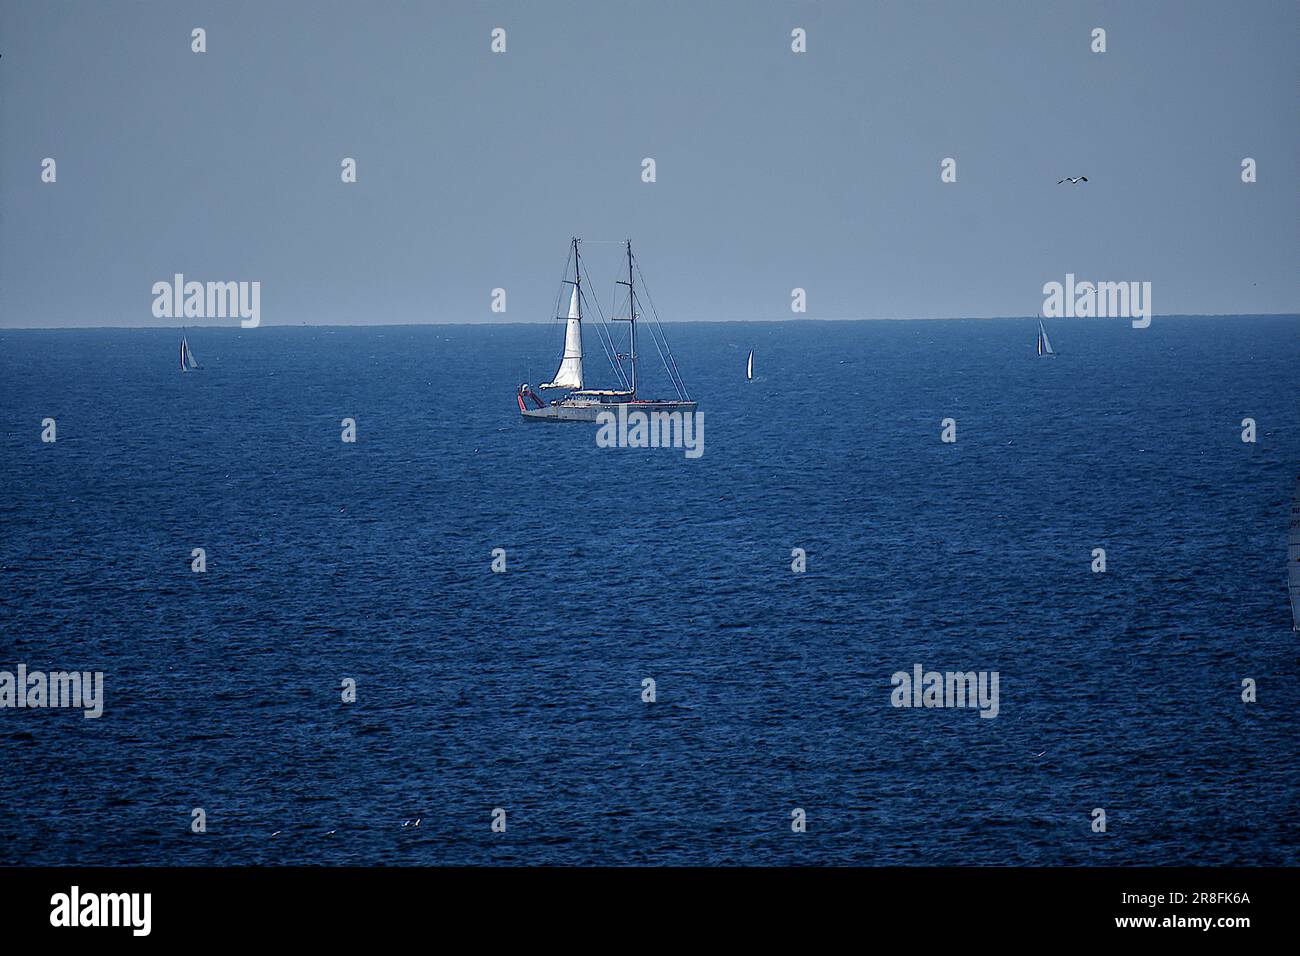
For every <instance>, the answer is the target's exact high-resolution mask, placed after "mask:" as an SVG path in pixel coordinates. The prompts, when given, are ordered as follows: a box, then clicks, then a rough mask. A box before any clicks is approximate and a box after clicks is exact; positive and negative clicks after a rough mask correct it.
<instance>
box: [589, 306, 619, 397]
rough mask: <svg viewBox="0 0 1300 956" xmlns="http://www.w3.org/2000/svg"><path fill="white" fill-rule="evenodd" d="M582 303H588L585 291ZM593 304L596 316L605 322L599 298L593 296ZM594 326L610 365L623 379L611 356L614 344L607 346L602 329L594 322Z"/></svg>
mask: <svg viewBox="0 0 1300 956" xmlns="http://www.w3.org/2000/svg"><path fill="white" fill-rule="evenodd" d="M582 301H583V302H587V293H586V290H583V292H582ZM591 304H592V305H594V306H595V308H596V315H597V316H599V317H600V319H601V321H602V322H603V321H604V320H605V313H604V312H603V311H602V310H601V308H600V299H599V297H597V296H595V295H592V297H591ZM592 324H593V327H594V328H595V329H596V338H597V339H599V340H600V347H601V349H602V350H603V351H604V353H605V358H606V359H608V360H609V364H610V365H611V366H612V367H613V368H614V374H616V375H618V376H619V378H620V379H621V378H622V372H621V371H620V370H619V368H618V366H617V365H615V364H614V358H613V355H612V354H611V346H612V344H613V343H609V344H606V342H605V337H604V336H603V335H602V334H601V327H600V326H599V325H596V324H595V323H594V322H593V323H592Z"/></svg>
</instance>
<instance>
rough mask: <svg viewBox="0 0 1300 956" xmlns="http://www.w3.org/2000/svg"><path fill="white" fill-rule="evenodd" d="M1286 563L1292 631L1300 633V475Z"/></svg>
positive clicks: (1297, 476) (1293, 500) (1296, 487)
mask: <svg viewBox="0 0 1300 956" xmlns="http://www.w3.org/2000/svg"><path fill="white" fill-rule="evenodd" d="M1286 563H1287V568H1288V569H1289V570H1288V577H1289V578H1290V585H1291V630H1293V631H1300V475H1296V479H1295V495H1294V497H1292V499H1291V528H1290V531H1289V532H1288V534H1287V542H1286Z"/></svg>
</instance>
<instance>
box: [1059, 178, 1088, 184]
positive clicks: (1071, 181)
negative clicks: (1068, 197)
mask: <svg viewBox="0 0 1300 956" xmlns="http://www.w3.org/2000/svg"><path fill="white" fill-rule="evenodd" d="M1087 181H1088V177H1087V176H1066V177H1065V178H1064V179H1058V180H1057V181H1056V185H1058V186H1059V185H1061V183H1069V184H1070V185H1074V184H1075V183H1086V182H1087Z"/></svg>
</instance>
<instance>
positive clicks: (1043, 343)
mask: <svg viewBox="0 0 1300 956" xmlns="http://www.w3.org/2000/svg"><path fill="white" fill-rule="evenodd" d="M1037 351H1038V354H1039V355H1040V356H1042V355H1055V354H1056V353H1055V352H1053V351H1052V340H1051V339H1049V338H1048V337H1047V329H1045V328H1043V320H1042V319H1039V320H1038V345H1037Z"/></svg>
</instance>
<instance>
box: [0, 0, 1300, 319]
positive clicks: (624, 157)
mask: <svg viewBox="0 0 1300 956" xmlns="http://www.w3.org/2000/svg"><path fill="white" fill-rule="evenodd" d="M196 26H201V27H204V28H205V29H206V30H207V44H208V52H207V53H204V54H196V53H193V52H191V50H190V31H191V29H192V28H193V27H196ZM1098 26H1100V27H1104V28H1105V29H1106V31H1107V46H1108V50H1107V52H1106V53H1100V54H1099V53H1093V52H1091V51H1090V49H1089V45H1090V31H1091V29H1092V28H1093V27H1098ZM494 27H502V28H504V29H505V30H506V31H507V52H506V53H505V54H493V53H492V52H490V50H489V43H490V32H491V30H492V29H493V28H494ZM795 27H803V28H805V29H806V30H807V34H808V41H807V42H808V52H807V53H805V54H795V53H792V52H791V49H790V43H791V38H790V31H791V30H792V29H793V28H795ZM1297 37H1300V5H1297V4H1296V3H1295V2H1292V0H1282V2H1266V0H1247V2H1240V3H1228V2H1218V3H1200V2H1184V0H1179V2H1141V3H1082V2H1080V3H1057V2H1044V0H1030V2H1023V3H1011V2H1002V0H999V2H997V3H973V2H951V3H948V2H943V3H939V2H935V3H902V2H882V3H876V2H872V3H867V2H852V3H841V2H832V0H797V2H796V0H791V2H781V3H776V2H744V3H742V2H739V0H732V2H709V0H695V2H632V0H599V2H582V3H577V2H569V0H551V2H547V0H531V2H520V3H501V2H490V0H484V2H477V0H441V2H433V0H426V2H412V3H385V2H378V3H316V2H313V3H305V2H303V3H299V2H288V0H274V2H256V3H185V2H170V0H169V2H158V3H153V2H129V3H128V2H125V0H106V2H102V3H101V2H94V3H92V2H89V0H85V2H72V3H53V2H29V0H4V2H3V3H2V4H0V54H3V59H0V217H2V218H0V325H3V326H27V325H63V324H73V325H145V326H148V325H160V324H168V325H172V324H177V323H175V322H172V321H167V320H162V321H160V320H158V319H155V318H154V317H153V315H152V313H151V305H152V302H153V297H152V295H151V293H150V287H151V286H152V284H153V283H154V282H155V281H158V280H165V279H170V277H171V276H172V274H173V273H175V272H182V273H184V274H185V275H186V277H187V279H197V280H202V281H206V280H246V281H252V280H257V281H260V282H261V283H262V304H261V311H262V321H263V323H264V324H279V323H291V324H298V323H300V322H304V321H306V322H343V323H391V322H465V321H498V322H500V321H547V320H550V319H551V310H552V305H553V303H554V301H555V296H556V288H557V283H558V279H559V274H560V270H561V267H562V266H563V262H564V255H565V244H566V242H567V240H568V237H569V236H570V235H574V234H576V235H579V236H584V237H588V238H593V239H621V238H624V237H628V236H630V237H631V238H632V239H633V240H634V242H635V244H636V247H637V249H638V252H639V255H640V258H641V261H642V265H643V267H644V269H645V270H646V274H647V277H648V278H649V280H650V288H651V292H652V293H653V294H654V298H655V303H656V305H658V307H659V311H660V313H661V315H662V317H663V318H665V319H769V318H770V319H790V318H795V317H797V316H794V315H792V313H791V311H790V290H791V289H792V288H794V287H796V286H798V287H803V288H805V289H806V290H807V295H808V311H807V313H806V315H807V317H808V318H891V317H927V316H989V315H1025V314H1032V313H1033V312H1034V311H1036V309H1037V307H1038V305H1039V304H1040V303H1041V301H1042V294H1041V288H1042V285H1043V283H1044V282H1047V281H1051V280H1058V281H1059V280H1062V279H1063V278H1064V276H1065V273H1067V272H1073V273H1074V274H1075V275H1076V276H1078V277H1079V278H1080V279H1094V280H1116V281H1117V280H1146V281H1150V282H1151V283H1152V284H1153V291H1152V296H1153V302H1154V307H1155V311H1156V313H1157V314H1161V313H1165V314H1168V313H1182V312H1207V313H1233V312H1296V311H1300V279H1298V278H1297V265H1298V264H1300V259H1298V257H1297V251H1298V243H1297V224H1298V223H1300V198H1298V197H1300V192H1298V191H1297V182H1298V181H1300V180H1298V174H1300V168H1298V167H1300V163H1298V160H1297V157H1300V123H1298V122H1297V120H1298V119H1300V111H1298V110H1297V79H1298V73H1300V71H1298V70H1297V65H1298V64H1300V54H1298V53H1297ZM47 156H48V157H53V158H54V159H55V160H56V161H57V163H58V167H57V170H58V182H57V183H55V184H53V185H48V184H43V183H42V182H41V181H40V172H41V168H40V167H41V161H42V159H43V158H44V157H47ZM345 156H350V157H354V158H356V160H357V162H358V174H359V182H358V183H356V184H353V185H345V184H343V183H342V182H341V181H340V161H341V160H342V159H343V157H345ZM1247 156H1249V157H1253V158H1254V159H1255V160H1256V161H1257V162H1258V176H1259V181H1258V182H1257V183H1254V184H1252V185H1245V184H1243V183H1242V182H1241V177H1240V163H1241V160H1242V159H1243V157H1247ZM644 157H653V158H654V159H655V160H656V163H657V175H658V181H657V182H656V183H654V184H645V183H642V182H641V160H642V159H643V158H644ZM945 157H953V158H955V159H956V160H957V182H956V183H954V184H943V183H941V182H940V179H939V173H940V162H941V161H942V160H943V159H944V158H945ZM1067 174H1068V175H1080V174H1085V175H1087V176H1088V178H1089V180H1090V182H1089V183H1088V184H1087V185H1080V186H1074V187H1071V186H1057V185H1056V181H1057V180H1058V179H1059V178H1061V177H1062V176H1064V175H1067ZM593 252H594V250H593ZM606 271H608V270H606ZM601 278H602V279H606V278H612V277H610V276H602V277H601ZM498 286H500V287H504V288H505V289H506V290H507V294H508V311H507V312H506V313H505V314H493V313H492V312H490V311H489V306H490V293H491V290H492V289H493V288H494V287H498ZM606 286H607V282H604V281H602V283H601V292H602V300H607V299H608V293H607V292H606ZM200 324H201V323H200ZM212 324H230V325H233V324H234V322H233V321H230V320H226V321H225V322H224V323H223V322H222V321H221V320H214V322H213V323H212Z"/></svg>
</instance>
